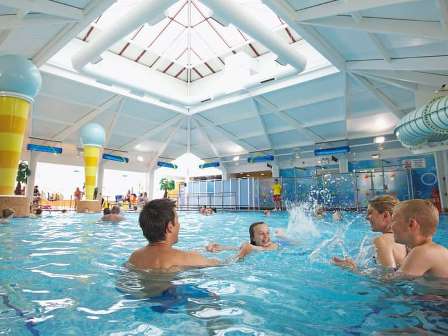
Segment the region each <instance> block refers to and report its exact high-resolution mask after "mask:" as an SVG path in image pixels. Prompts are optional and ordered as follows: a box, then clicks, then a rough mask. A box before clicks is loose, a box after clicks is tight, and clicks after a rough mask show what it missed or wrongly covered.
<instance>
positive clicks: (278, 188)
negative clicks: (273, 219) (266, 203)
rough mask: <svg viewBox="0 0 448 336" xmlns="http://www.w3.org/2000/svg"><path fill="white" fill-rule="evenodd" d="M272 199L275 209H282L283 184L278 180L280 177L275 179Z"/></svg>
mask: <svg viewBox="0 0 448 336" xmlns="http://www.w3.org/2000/svg"><path fill="white" fill-rule="evenodd" d="M272 199H273V201H274V206H275V208H274V211H281V210H282V185H281V184H280V183H279V182H278V179H275V180H274V184H273V185H272Z"/></svg>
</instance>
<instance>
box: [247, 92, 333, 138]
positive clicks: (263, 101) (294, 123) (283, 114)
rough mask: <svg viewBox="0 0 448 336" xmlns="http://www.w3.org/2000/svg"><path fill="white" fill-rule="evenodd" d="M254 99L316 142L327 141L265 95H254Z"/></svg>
mask: <svg viewBox="0 0 448 336" xmlns="http://www.w3.org/2000/svg"><path fill="white" fill-rule="evenodd" d="M254 99H255V100H256V101H257V102H259V103H260V104H263V105H264V106H266V107H267V108H268V109H269V110H270V111H271V112H272V113H273V114H275V115H276V116H278V117H279V118H280V119H282V120H283V121H285V122H286V123H288V124H289V125H291V126H293V127H294V128H295V129H297V130H298V131H301V132H303V133H305V134H306V135H307V136H308V137H310V138H311V139H312V140H313V141H316V142H321V141H325V138H323V137H322V136H320V135H318V134H316V133H314V132H312V131H311V130H309V129H307V128H306V127H305V126H303V125H302V124H301V123H299V122H298V121H297V120H296V119H294V118H292V117H290V116H289V115H288V114H287V113H286V112H284V111H282V110H280V109H279V108H278V106H277V105H275V104H273V103H272V102H270V101H269V100H268V99H266V98H265V97H263V96H259V97H254Z"/></svg>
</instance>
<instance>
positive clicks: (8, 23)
mask: <svg viewBox="0 0 448 336" xmlns="http://www.w3.org/2000/svg"><path fill="white" fill-rule="evenodd" d="M72 22H73V20H71V19H65V18H55V17H52V16H48V15H46V14H28V15H27V16H26V17H20V16H17V15H2V16H0V30H4V29H8V30H14V29H17V28H21V27H28V28H33V27H35V28H39V27H42V26H51V25H64V24H67V23H72Z"/></svg>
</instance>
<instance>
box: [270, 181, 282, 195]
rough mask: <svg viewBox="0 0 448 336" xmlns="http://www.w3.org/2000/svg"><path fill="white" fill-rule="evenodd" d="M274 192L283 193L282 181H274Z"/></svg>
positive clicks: (275, 193)
mask: <svg viewBox="0 0 448 336" xmlns="http://www.w3.org/2000/svg"><path fill="white" fill-rule="evenodd" d="M272 193H273V194H274V195H281V194H282V185H281V184H280V183H274V184H273V185H272Z"/></svg>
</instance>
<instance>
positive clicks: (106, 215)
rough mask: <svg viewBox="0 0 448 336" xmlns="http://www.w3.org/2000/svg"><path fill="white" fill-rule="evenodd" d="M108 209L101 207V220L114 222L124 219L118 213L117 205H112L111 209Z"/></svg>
mask: <svg viewBox="0 0 448 336" xmlns="http://www.w3.org/2000/svg"><path fill="white" fill-rule="evenodd" d="M106 209H107V210H106ZM108 210H109V208H105V209H103V217H102V218H101V220H102V221H104V222H115V223H116V222H120V221H122V220H124V219H125V218H124V217H123V216H122V215H120V207H119V206H118V205H114V206H113V207H112V210H110V211H108Z"/></svg>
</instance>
